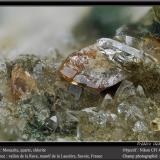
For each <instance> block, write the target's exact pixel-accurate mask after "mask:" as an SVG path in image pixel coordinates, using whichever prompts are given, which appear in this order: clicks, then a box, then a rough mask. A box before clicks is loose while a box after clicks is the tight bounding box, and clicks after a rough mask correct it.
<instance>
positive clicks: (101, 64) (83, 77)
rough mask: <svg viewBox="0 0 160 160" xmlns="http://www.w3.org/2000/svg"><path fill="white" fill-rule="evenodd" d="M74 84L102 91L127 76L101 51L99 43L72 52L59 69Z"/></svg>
mask: <svg viewBox="0 0 160 160" xmlns="http://www.w3.org/2000/svg"><path fill="white" fill-rule="evenodd" d="M59 73H60V76H61V77H63V79H65V80H67V81H69V82H70V83H72V84H75V85H80V86H83V87H85V88H89V89H92V90H93V89H94V90H96V91H97V92H101V91H103V90H105V89H106V88H109V87H111V86H113V85H115V84H117V83H119V82H121V81H122V80H123V79H124V78H125V73H124V72H123V71H122V70H121V69H119V68H118V67H116V66H115V65H114V63H112V62H110V60H109V59H108V58H107V56H106V55H105V54H103V53H102V52H100V50H99V49H98V48H97V44H94V45H92V46H89V47H86V48H84V49H81V50H80V51H78V52H75V53H73V54H71V55H70V56H69V57H68V58H67V59H66V60H65V61H64V63H63V64H62V65H61V67H60V69H59Z"/></svg>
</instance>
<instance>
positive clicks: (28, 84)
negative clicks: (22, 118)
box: [11, 65, 37, 100]
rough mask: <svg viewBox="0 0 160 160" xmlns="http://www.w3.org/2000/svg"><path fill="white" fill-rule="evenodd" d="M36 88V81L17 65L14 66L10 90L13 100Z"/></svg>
mask: <svg viewBox="0 0 160 160" xmlns="http://www.w3.org/2000/svg"><path fill="white" fill-rule="evenodd" d="M36 88H37V86H36V81H35V80H34V79H33V78H32V76H31V75H30V74H29V72H27V71H24V70H23V69H22V68H21V67H20V66H19V65H15V67H14V68H13V70H12V73H11V90H12V94H13V97H14V99H15V100H17V99H19V98H20V97H21V96H22V95H24V94H25V93H26V92H30V91H32V90H35V89H36Z"/></svg>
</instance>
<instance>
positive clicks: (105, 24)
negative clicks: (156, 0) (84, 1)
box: [0, 5, 160, 142]
mask: <svg viewBox="0 0 160 160" xmlns="http://www.w3.org/2000/svg"><path fill="white" fill-rule="evenodd" d="M0 141H16V142H17V141H33V142H40V141H45V142H84V141H87V142H89V141H91V142H109V141H112V142H113V141H120V142H122V141H160V6H139V7H136V6H122V5H121V6H116V5H114V6H112V5H108V6H107V5H106V6H105V5H104V6H87V7H86V6H76V7H75V6H72V7H71V6H70V7H68V6H63V7H62V6H56V7H55V6H50V7H38V6H37V7H13V6H12V7H0Z"/></svg>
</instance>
